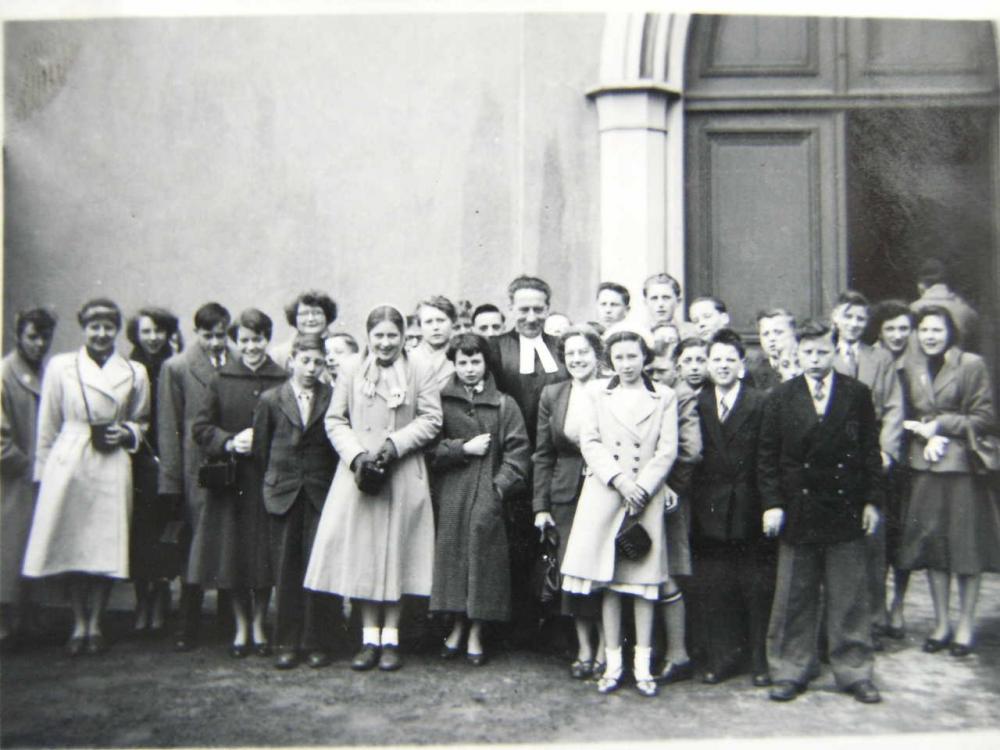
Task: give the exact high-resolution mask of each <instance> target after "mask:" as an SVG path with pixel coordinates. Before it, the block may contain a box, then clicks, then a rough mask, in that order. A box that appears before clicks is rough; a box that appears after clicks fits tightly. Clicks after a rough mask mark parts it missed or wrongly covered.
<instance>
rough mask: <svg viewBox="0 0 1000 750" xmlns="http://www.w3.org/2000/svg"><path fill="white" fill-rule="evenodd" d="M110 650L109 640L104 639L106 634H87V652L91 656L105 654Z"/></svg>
mask: <svg viewBox="0 0 1000 750" xmlns="http://www.w3.org/2000/svg"><path fill="white" fill-rule="evenodd" d="M107 650H108V642H107V641H106V640H104V636H103V635H101V634H100V633H98V634H97V635H88V636H87V653H88V654H90V655H91V656H96V655H97V654H103V653H104V652H105V651H107Z"/></svg>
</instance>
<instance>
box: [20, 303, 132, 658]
mask: <svg viewBox="0 0 1000 750" xmlns="http://www.w3.org/2000/svg"><path fill="white" fill-rule="evenodd" d="M77 319H78V320H79V322H80V327H81V328H82V329H83V342H84V343H83V346H82V347H81V348H80V349H79V350H77V351H75V352H67V353H65V354H60V355H57V356H55V357H53V358H52V361H51V362H50V363H49V366H48V367H47V368H46V370H45V377H44V379H43V381H42V396H41V404H40V408H39V417H38V444H37V451H36V453H35V480H36V481H40V482H41V487H40V490H39V497H38V505H37V507H36V510H35V516H34V519H33V520H32V526H31V535H30V537H29V539H28V548H27V552H26V554H25V561H24V574H25V575H26V576H31V577H43V576H54V575H62V574H66V576H67V578H66V580H67V583H68V589H69V596H70V603H71V605H72V607H73V632H72V635H71V636H70V639H69V642H68V643H67V644H66V649H67V652H68V653H69V654H70V655H71V656H77V655H79V654H81V653H83V652H84V651H86V652H87V653H91V654H97V653H101V652H103V651H105V650H106V649H107V642H106V641H105V639H104V635H103V632H102V630H101V617H102V615H103V614H104V609H105V607H106V606H107V602H108V595H109V594H110V592H111V582H112V579H115V578H128V577H129V521H130V515H131V508H132V465H131V461H130V459H129V456H128V454H129V453H134V452H135V451H136V450H137V449H138V448H139V447H140V446H141V445H142V444H143V441H144V433H145V430H146V424H147V418H148V415H149V378H148V376H147V375H146V369H145V368H144V367H140V366H137V365H135V364H132V363H131V362H129V361H128V360H127V359H125V358H124V357H122V356H121V355H120V354H118V353H117V352H116V351H115V338H116V337H117V336H118V332H119V331H120V330H121V325H122V316H121V310H119V308H118V305H116V304H115V303H114V302H112V301H111V300H109V299H103V298H101V299H95V300H91V301H90V302H87V303H86V304H85V305H84V306H83V308H82V309H81V310H80V312H79V314H78V315H77Z"/></svg>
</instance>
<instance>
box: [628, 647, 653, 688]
mask: <svg viewBox="0 0 1000 750" xmlns="http://www.w3.org/2000/svg"><path fill="white" fill-rule="evenodd" d="M652 655H653V649H651V648H640V647H639V646H636V647H635V654H634V657H633V662H634V663H633V665H632V674H633V675H634V676H635V679H636V680H651V679H653V675H652V674H650V671H649V662H650V659H651V658H652Z"/></svg>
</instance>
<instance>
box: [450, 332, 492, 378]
mask: <svg viewBox="0 0 1000 750" xmlns="http://www.w3.org/2000/svg"><path fill="white" fill-rule="evenodd" d="M459 352H462V354H464V355H466V356H469V357H471V356H472V355H473V354H482V355H483V361H484V362H485V363H486V372H489V373H492V372H493V363H492V362H491V358H490V343H489V342H488V341H487V340H486V337H485V336H483V335H481V334H478V333H471V332H470V333H460V334H458V335H457V336H453V337H452V339H451V341H449V342H448V351H447V353H446V355H445V356H447V357H448V359H449V360H450V361H451V362H454V361H455V358H456V357H457V356H458V353H459Z"/></svg>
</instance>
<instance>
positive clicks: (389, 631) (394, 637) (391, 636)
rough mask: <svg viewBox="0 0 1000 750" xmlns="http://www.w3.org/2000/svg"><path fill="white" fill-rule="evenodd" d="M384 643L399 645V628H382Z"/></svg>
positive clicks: (385, 644)
mask: <svg viewBox="0 0 1000 750" xmlns="http://www.w3.org/2000/svg"><path fill="white" fill-rule="evenodd" d="M382 645H383V646H398V645H399V628H382Z"/></svg>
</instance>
